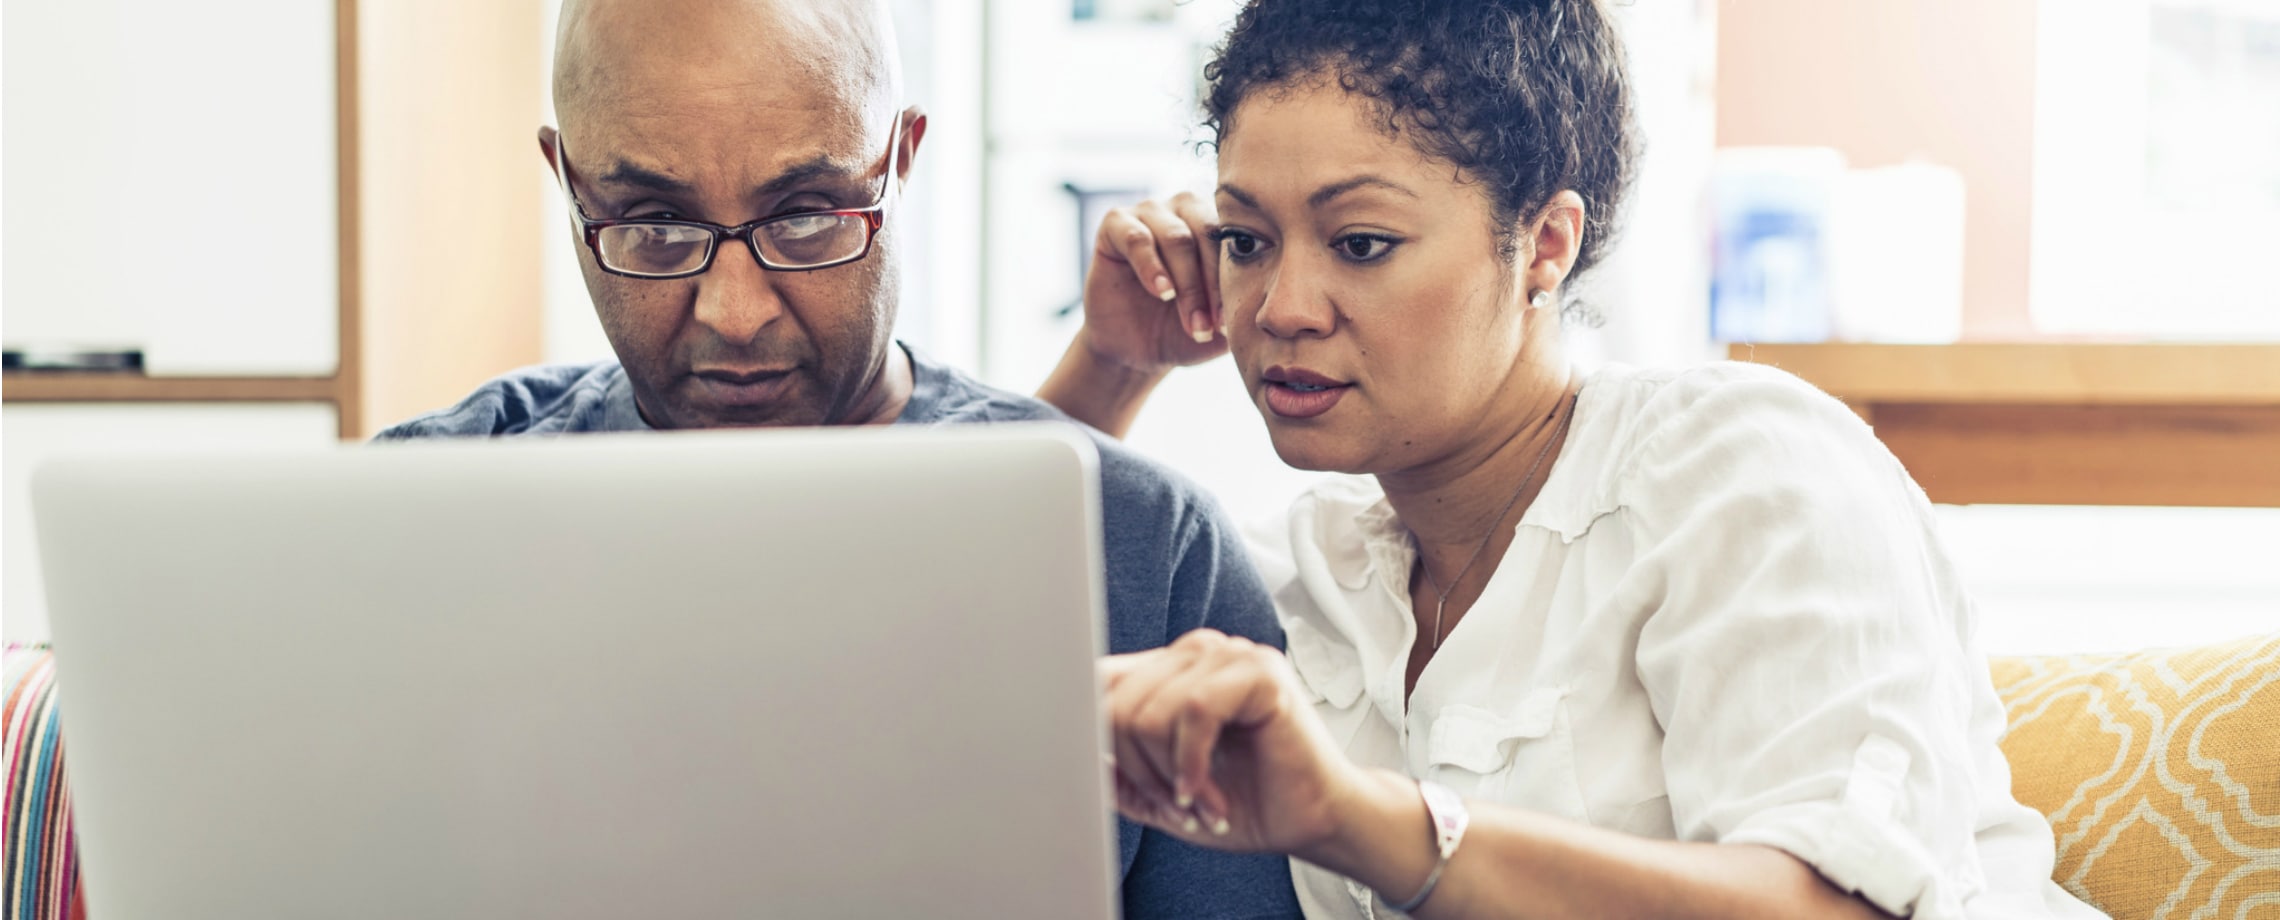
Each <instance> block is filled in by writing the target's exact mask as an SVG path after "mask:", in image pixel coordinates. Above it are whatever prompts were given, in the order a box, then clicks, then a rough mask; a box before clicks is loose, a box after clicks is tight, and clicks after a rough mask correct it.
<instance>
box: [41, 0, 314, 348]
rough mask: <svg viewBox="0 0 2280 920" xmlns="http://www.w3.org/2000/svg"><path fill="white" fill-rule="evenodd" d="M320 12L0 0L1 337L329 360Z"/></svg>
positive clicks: (237, 4) (228, 2)
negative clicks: (1, 6)
mask: <svg viewBox="0 0 2280 920" xmlns="http://www.w3.org/2000/svg"><path fill="white" fill-rule="evenodd" d="M332 14H333V5H332V4H331V3H317V2H310V0H214V2H207V3H177V2H171V0H70V2H11V3H9V4H8V6H7V20H8V26H9V28H8V30H7V34H6V36H5V39H4V41H5V54H4V56H0V59H4V61H5V63H4V64H0V68H4V73H0V78H4V79H0V85H4V87H5V89H0V94H4V97H5V98H4V102H5V104H4V106H0V107H4V108H5V110H6V113H7V128H8V130H7V133H6V137H5V140H4V141H0V143H4V144H5V147H6V169H7V172H6V175H5V177H4V181H5V184H6V185H7V188H8V192H9V196H8V207H7V210H6V212H5V216H4V217H0V224H4V225H5V227H6V234H7V237H8V241H9V245H8V249H7V261H8V264H9V267H10V268H11V269H13V270H12V271H10V272H8V273H7V276H6V278H5V279H4V291H0V303H4V304H5V306H4V309H5V311H6V328H5V338H6V343H7V347H9V348H11V349H17V348H24V349H61V350H141V351H142V352H143V353H144V362H145V366H146V367H147V368H148V369H149V370H150V372H151V373H153V374H181V375H212V374H225V375H227V374H274V375H310V376H324V375H327V374H330V373H332V371H333V368H334V367H335V365H336V363H337V359H338V348H337V345H336V342H337V339H338V335H339V224H338V215H339V211H338V207H337V201H338V197H337V194H336V193H337V175H338V157H337V149H336V148H337V145H336V143H335V140H336V138H335V135H334V117H333V116H334V109H335V96H334V93H335V90H336V80H335V79H334V68H335V58H334V54H333V45H334V43H333V15H332Z"/></svg>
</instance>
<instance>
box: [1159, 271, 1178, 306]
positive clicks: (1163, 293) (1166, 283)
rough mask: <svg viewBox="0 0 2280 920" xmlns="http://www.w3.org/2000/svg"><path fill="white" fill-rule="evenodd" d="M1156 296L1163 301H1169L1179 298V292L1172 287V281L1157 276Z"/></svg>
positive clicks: (1165, 277)
mask: <svg viewBox="0 0 2280 920" xmlns="http://www.w3.org/2000/svg"><path fill="white" fill-rule="evenodd" d="M1156 296H1157V297H1159V298H1162V299H1164V300H1171V299H1173V298H1176V297H1178V296H1180V292H1179V289H1178V288H1174V287H1172V279H1171V278H1170V277H1167V276H1165V275H1157V276H1156Z"/></svg>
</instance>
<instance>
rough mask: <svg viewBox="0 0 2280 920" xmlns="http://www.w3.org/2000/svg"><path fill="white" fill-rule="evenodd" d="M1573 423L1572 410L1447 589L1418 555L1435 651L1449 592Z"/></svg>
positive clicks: (1484, 548)
mask: <svg viewBox="0 0 2280 920" xmlns="http://www.w3.org/2000/svg"><path fill="white" fill-rule="evenodd" d="M1562 402H1563V403H1565V402H1566V400H1562ZM1574 420H1575V411H1574V409H1572V408H1570V409H1569V411H1568V413H1567V415H1566V416H1564V417H1562V418H1561V419H1560V427H1559V430H1558V431H1555V432H1553V433H1552V439H1551V440H1549V441H1545V442H1544V449H1543V450H1539V451H1537V452H1536V462H1534V463H1531V464H1529V465H1528V475H1527V476H1525V477H1522V478H1521V480H1520V488H1517V489H1514V490H1512V497H1511V498H1510V499H1507V500H1505V502H1504V509H1503V510H1501V511H1498V512H1496V517H1494V518H1491V519H1490V520H1489V522H1488V532H1487V533H1484V534H1481V535H1480V545H1478V546H1475V547H1473V551H1472V558H1470V559H1466V560H1465V565H1464V567H1463V568H1461V569H1458V570H1457V577H1456V578H1454V579H1452V580H1450V582H1449V586H1448V587H1446V588H1443V587H1441V583H1440V582H1439V581H1436V580H1435V579H1434V578H1433V567H1432V566H1430V565H1426V564H1425V554H1424V552H1423V551H1422V550H1420V551H1419V552H1418V554H1417V568H1418V571H1421V572H1423V573H1425V584H1426V585H1427V586H1429V587H1431V588H1432V589H1433V595H1434V599H1433V649H1434V650H1435V651H1439V650H1440V648H1441V615H1442V614H1444V613H1447V612H1448V609H1449V592H1451V591H1454V590H1456V588H1457V586H1458V585H1461V584H1464V583H1465V576H1466V575H1467V574H1470V573H1471V572H1472V567H1473V563H1476V562H1479V561H1480V554H1481V553H1484V552H1487V551H1488V544H1490V543H1491V542H1494V541H1495V539H1496V528H1497V527H1498V525H1501V524H1503V523H1504V516H1505V515H1507V514H1511V513H1512V506H1514V505H1517V504H1519V503H1520V496H1522V495H1525V494H1527V492H1528V485H1529V484H1530V483H1533V482H1535V481H1536V473H1537V472H1538V471H1540V470H1542V469H1543V467H1544V458H1546V457H1549V456H1551V455H1552V445H1554V444H1558V443H1559V442H1560V438H1561V437H1562V436H1563V435H1565V434H1567V427H1568V423H1569V422H1571V421H1574Z"/></svg>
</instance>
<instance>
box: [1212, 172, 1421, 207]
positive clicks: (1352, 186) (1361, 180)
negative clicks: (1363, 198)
mask: <svg viewBox="0 0 2280 920" xmlns="http://www.w3.org/2000/svg"><path fill="white" fill-rule="evenodd" d="M1367 188H1375V189H1384V190H1386V191H1389V192H1394V193H1396V194H1400V195H1403V196H1406V197H1409V198H1415V197H1417V193H1416V192H1413V191H1410V190H1409V187H1408V186H1405V185H1402V184H1401V183H1398V182H1395V181H1393V180H1391V179H1385V178H1380V177H1378V176H1355V177H1353V178H1351V179H1346V180H1343V181H1339V182H1333V183H1330V184H1329V185H1325V186H1323V187H1321V188H1318V189H1315V190H1314V194H1312V195H1308V196H1306V206H1307V207H1309V208H1320V207H1322V206H1323V205H1326V204H1329V203H1330V202H1331V201H1332V200H1335V199H1336V198H1338V197H1339V196H1341V195H1345V194H1349V193H1352V192H1357V191H1360V190H1362V189H1367ZM1219 192H1220V194H1223V195H1226V196H1227V197H1229V198H1233V199H1235V200H1236V201H1237V202H1239V203H1241V204H1242V205H1243V206H1244V207H1247V208H1250V209H1252V210H1254V211H1255V210H1258V208H1259V200H1258V199H1257V198H1253V197H1251V193H1249V192H1246V191H1243V190H1242V189H1240V188H1237V187H1236V186H1233V185H1229V184H1227V183H1224V182H1223V183H1220V185H1219Z"/></svg>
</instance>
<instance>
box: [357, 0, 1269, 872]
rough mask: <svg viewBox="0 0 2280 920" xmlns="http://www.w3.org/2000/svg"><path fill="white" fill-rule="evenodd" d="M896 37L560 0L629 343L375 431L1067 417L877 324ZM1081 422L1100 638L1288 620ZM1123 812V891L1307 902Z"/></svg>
mask: <svg viewBox="0 0 2280 920" xmlns="http://www.w3.org/2000/svg"><path fill="white" fill-rule="evenodd" d="M895 61H896V53H895V46H894V38H893V34H892V26H891V24H890V22H889V21H888V19H887V16H886V14H885V12H884V10H883V9H881V8H880V6H879V5H877V3H876V0H834V2H819V0H774V2H769V0H735V2H729V0H673V2H664V0H583V2H581V0H571V2H569V3H567V4H566V5H565V7H564V9H563V11H562V18H561V30H560V32H559V34H558V35H557V36H556V58H555V71H554V98H555V108H556V111H557V113H558V114H559V116H560V118H561V122H562V123H561V126H560V128H559V130H557V129H555V128H540V129H539V132H538V146H539V150H540V152H541V153H542V154H544V155H545V159H546V162H547V165H548V167H549V168H551V169H553V170H554V172H555V175H556V176H557V177H558V179H559V180H560V181H561V184H562V186H563V189H564V192H565V194H566V196H567V198H568V200H569V202H570V207H571V208H572V209H573V210H572V217H571V223H572V234H573V245H574V246H575V247H576V248H577V252H578V258H579V264H580V267H581V268H582V269H583V270H584V272H585V277H586V287H587V290H588V291H589V292H590V293H591V294H592V296H593V300H594V307H595V310H596V311H597V312H598V313H599V314H600V317H601V321H602V327H603V329H604V330H605V331H606V332H607V333H608V335H609V339H610V345H611V347H612V348H613V349H614V350H615V351H616V352H617V356H618V359H619V360H617V361H611V362H602V363H599V364H591V365H583V366H563V367H540V368H532V369H527V370H522V371H517V372H514V373H511V374H508V375H507V376H504V377H501V378H498V379H496V380H493V381H491V382H489V383H486V384H484V385H483V386H482V387H481V388H479V389H477V390H476V391H475V393H474V394H472V395H470V396H469V397H467V399H466V400H464V401H463V402H461V403H460V404H459V405H457V406H453V407H451V408H449V409H444V410H441V411H438V412H434V413H430V414H428V415H424V416H421V417H419V418H415V419H412V420H411V421H408V422H405V423H403V424H401V425H397V426H396V427H394V428H391V429H389V430H387V431H386V432H383V433H382V434H381V435H380V437H381V438H382V439H384V440H385V439H402V438H426V437H485V436H501V435H519V434H553V433H565V432H583V431H641V430H649V429H677V428H711V427H721V426H751V425H869V424H889V423H900V424H943V423H967V422H998V421H1015V420H1029V419H1042V418H1061V417H1062V416H1060V415H1059V414H1058V413H1057V412H1055V411H1054V410H1052V409H1051V408H1049V407H1047V406H1046V405H1045V404H1043V403H1040V402H1037V401H1035V400H1033V399H1030V398H1028V397H1025V396H1017V395H1014V394H1011V393H1006V392H1002V391H998V390H993V389H990V388H987V387H984V386H982V385H980V384H978V383H976V382H974V381H973V380H971V379H969V378H967V377H965V376H963V375H960V374H958V373H957V372H955V371H952V370H950V369H949V368H947V367H943V366H941V365H939V364H936V363H934V362H933V361H931V360H929V359H927V358H925V357H924V356H922V355H917V354H914V353H912V352H911V351H910V350H909V349H907V348H904V347H902V346H901V345H899V344H898V343H896V342H895V341H893V339H892V337H891V330H892V329H893V326H894V317H895V306H896V300H897V293H898V282H899V278H898V273H897V270H896V269H897V256H898V253H897V247H896V233H895V230H896V225H897V222H896V205H897V198H898V196H897V190H898V189H899V188H900V186H901V185H902V183H903V181H904V179H905V178H906V177H907V175H908V173H909V170H910V166H911V163H912V161H913V160H914V159H915V158H916V156H917V154H918V151H919V149H920V142H921V141H923V140H924V139H925V137H926V117H925V115H923V114H922V113H920V112H919V111H917V110H916V109H915V108H913V109H902V110H898V109H897V100H898V98H899V79H898V74H897V73H896V64H895ZM1095 441H1096V443H1097V444H1098V446H1099V449H1100V455H1101V502H1102V509H1103V529H1104V534H1103V536H1104V538H1105V547H1106V558H1107V569H1108V570H1107V588H1108V608H1109V645H1110V647H1111V650H1112V651H1114V652H1120V653H1121V652H1129V651H1135V650H1139V649H1144V648H1148V647H1152V646H1158V645H1163V644H1165V643H1166V642H1167V641H1168V640H1170V639H1171V638H1173V637H1176V636H1178V635H1180V634H1181V633H1184V632H1187V631H1188V630H1190V629H1193V628H1196V627H1198V626H1205V625H1208V626H1212V627H1215V628H1218V629H1220V630H1222V631H1225V632H1229V633H1233V634H1238V635H1246V636H1249V637H1251V638H1254V639H1257V640H1259V641H1262V642H1269V643H1273V644H1275V645H1277V646H1279V645H1280V644H1281V643H1280V640H1281V632H1280V630H1279V629H1278V628H1277V627H1276V626H1275V622H1274V613H1273V607H1272V605H1271V602H1270V601H1269V599H1268V598H1267V596H1266V593H1265V590H1264V588H1263V587H1262V586H1261V584H1260V582H1259V579H1258V576H1257V575H1256V574H1255V573H1254V572H1252V570H1251V568H1250V566H1249V563H1248V561H1247V559H1246V558H1245V557H1244V555H1243V550H1242V548H1241V546H1240V545H1239V542H1238V541H1237V539H1236V537H1235V534H1234V532H1233V529H1232V528H1231V527H1229V526H1228V525H1227V524H1226V522H1225V521H1224V520H1223V519H1222V517H1221V516H1220V513H1219V511H1218V510H1217V508H1216V506H1214V505H1213V504H1212V502H1211V501H1210V499H1209V498H1208V497H1206V496H1205V495H1204V494H1203V493H1202V492H1201V491H1199V490H1198V489H1196V488H1195V487H1194V486H1192V485H1190V484H1188V483H1186V482H1184V481H1181V480H1178V479H1176V478H1174V477H1173V476H1172V475H1171V474H1169V473H1166V472H1165V471H1163V470H1161V469H1159V468H1157V467H1155V466H1154V465H1152V464H1150V463H1148V462H1147V461H1145V460H1142V459H1141V458H1139V457H1138V456H1137V455H1135V454H1133V453H1132V452H1130V451H1129V450H1126V449H1125V448H1124V447H1122V446H1121V445H1120V444H1118V443H1117V442H1115V441H1113V440H1109V439H1106V438H1099V437H1096V438H1095ZM755 600H756V601H757V602H759V603H756V604H755V615H766V614H767V611H766V608H765V604H764V601H765V599H764V598H756V599H755ZM945 794H955V792H954V791H950V790H946V791H945ZM1118 830H1119V844H1120V851H1121V858H1122V871H1123V878H1124V902H1125V904H1124V906H1125V916H1127V917H1155V916H1162V917H1221V916H1224V917H1254V916H1296V915H1297V914H1298V909H1297V906H1296V901H1295V899H1294V895H1293V894H1292V892H1291V886H1290V880H1289V874H1288V869H1287V867H1286V865H1285V864H1284V862H1283V861H1282V860H1281V859H1279V858H1276V857H1259V856H1229V855H1223V854H1218V853H1213V852H1209V851H1206V850H1202V849H1198V848H1193V847H1190V846H1188V845H1186V844H1184V843H1181V842H1179V841H1177V840H1175V839H1173V838H1170V837H1168V836H1163V835H1159V834H1157V833H1155V832H1153V831H1147V832H1143V831H1142V829H1141V828H1139V827H1138V826H1137V825H1134V824H1131V823H1129V822H1126V823H1121V824H1120V825H1119V829H1118ZM976 831H977V833H981V834H986V833H987V829H984V828H977V829H976Z"/></svg>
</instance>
